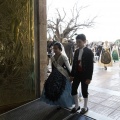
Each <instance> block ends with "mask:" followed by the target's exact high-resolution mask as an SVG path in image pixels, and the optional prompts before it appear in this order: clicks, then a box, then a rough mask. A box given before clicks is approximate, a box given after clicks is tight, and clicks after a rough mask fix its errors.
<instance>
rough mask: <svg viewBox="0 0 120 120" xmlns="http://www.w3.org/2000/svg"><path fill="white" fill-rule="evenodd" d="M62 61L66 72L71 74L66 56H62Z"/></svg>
mask: <svg viewBox="0 0 120 120" xmlns="http://www.w3.org/2000/svg"><path fill="white" fill-rule="evenodd" d="M63 60H64V63H65V66H66V68H67V70H68V72H69V73H71V67H70V63H69V61H68V58H67V57H66V56H63Z"/></svg>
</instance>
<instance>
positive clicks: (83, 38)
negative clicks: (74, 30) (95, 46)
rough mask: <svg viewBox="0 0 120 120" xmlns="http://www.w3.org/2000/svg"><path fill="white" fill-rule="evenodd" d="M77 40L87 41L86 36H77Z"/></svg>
mask: <svg viewBox="0 0 120 120" xmlns="http://www.w3.org/2000/svg"><path fill="white" fill-rule="evenodd" d="M76 40H82V41H86V36H85V35H84V34H79V35H77V37H76Z"/></svg>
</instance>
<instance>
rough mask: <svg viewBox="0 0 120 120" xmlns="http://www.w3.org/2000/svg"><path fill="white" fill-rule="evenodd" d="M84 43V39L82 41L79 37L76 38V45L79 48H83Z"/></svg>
mask: <svg viewBox="0 0 120 120" xmlns="http://www.w3.org/2000/svg"><path fill="white" fill-rule="evenodd" d="M85 43H86V41H82V40H80V39H77V40H76V44H77V47H79V48H83V47H84V44H85Z"/></svg>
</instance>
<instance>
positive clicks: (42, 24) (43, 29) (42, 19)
mask: <svg viewBox="0 0 120 120" xmlns="http://www.w3.org/2000/svg"><path fill="white" fill-rule="evenodd" d="M39 45H40V46H39V47H40V48H39V50H40V52H39V53H40V92H42V89H43V84H44V81H45V80H46V77H47V14H46V0H39Z"/></svg>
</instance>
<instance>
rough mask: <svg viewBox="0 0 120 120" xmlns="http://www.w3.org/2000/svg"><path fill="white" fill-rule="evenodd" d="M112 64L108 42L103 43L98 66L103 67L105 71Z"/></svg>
mask: <svg viewBox="0 0 120 120" xmlns="http://www.w3.org/2000/svg"><path fill="white" fill-rule="evenodd" d="M112 64H113V63H112V56H111V48H110V45H109V43H108V41H105V43H104V45H103V48H102V51H101V55H100V59H99V65H100V66H103V67H104V68H105V70H107V67H111V66H112Z"/></svg>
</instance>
